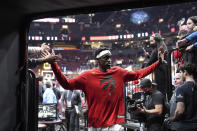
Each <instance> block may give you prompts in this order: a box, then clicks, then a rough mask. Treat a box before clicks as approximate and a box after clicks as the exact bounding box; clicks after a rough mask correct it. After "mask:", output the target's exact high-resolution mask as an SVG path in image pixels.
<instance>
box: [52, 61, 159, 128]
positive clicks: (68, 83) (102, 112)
mask: <svg viewBox="0 0 197 131" xmlns="http://www.w3.org/2000/svg"><path fill="white" fill-rule="evenodd" d="M158 65H159V63H158V62H155V63H154V64H152V65H151V66H149V67H147V68H144V69H141V70H138V71H128V70H125V69H123V68H121V67H112V68H110V69H109V70H108V71H107V72H101V71H100V70H99V69H97V68H94V69H92V70H88V71H85V72H83V73H81V74H80V75H78V76H77V77H75V78H72V79H68V78H66V77H65V76H64V74H63V73H62V72H61V70H60V68H59V66H58V65H57V64H52V69H53V71H54V73H55V76H56V77H57V80H58V81H59V83H60V84H61V85H62V87H64V88H65V89H69V90H74V89H79V90H82V91H84V93H85V95H86V99H87V103H88V120H89V123H88V126H92V127H94V128H97V127H107V126H112V125H114V124H120V123H124V122H125V118H124V113H125V109H124V93H123V85H124V83H125V82H128V81H133V80H137V79H140V78H142V77H144V76H146V75H148V74H150V73H152V72H153V71H154V69H155V68H156V67H158Z"/></svg>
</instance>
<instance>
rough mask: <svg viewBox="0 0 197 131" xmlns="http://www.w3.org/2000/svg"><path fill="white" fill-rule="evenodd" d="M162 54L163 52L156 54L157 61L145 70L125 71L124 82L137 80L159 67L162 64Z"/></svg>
mask: <svg viewBox="0 0 197 131" xmlns="http://www.w3.org/2000/svg"><path fill="white" fill-rule="evenodd" d="M164 53H165V52H161V51H159V53H158V57H159V60H158V61H156V62H155V63H153V64H152V65H150V66H148V67H146V68H143V69H140V70H137V71H126V72H125V73H126V74H125V75H124V78H125V79H124V81H125V82H128V81H131V80H137V79H140V78H143V77H145V76H147V75H149V74H150V73H152V72H153V71H154V70H155V69H156V68H157V67H159V65H160V64H162V63H164Z"/></svg>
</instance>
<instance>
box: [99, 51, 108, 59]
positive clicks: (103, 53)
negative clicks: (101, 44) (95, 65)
mask: <svg viewBox="0 0 197 131" xmlns="http://www.w3.org/2000/svg"><path fill="white" fill-rule="evenodd" d="M106 54H110V55H111V52H110V51H109V50H104V51H101V52H100V53H99V54H98V55H97V56H96V58H97V59H98V58H101V57H102V56H104V55H106Z"/></svg>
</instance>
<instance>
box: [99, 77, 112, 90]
mask: <svg viewBox="0 0 197 131" xmlns="http://www.w3.org/2000/svg"><path fill="white" fill-rule="evenodd" d="M103 83H104V85H103V87H102V88H103V89H104V90H106V89H107V88H109V87H110V91H112V90H113V89H114V88H115V86H116V82H115V80H114V78H113V77H112V76H110V75H106V76H105V78H104V79H103V80H101V81H100V85H102V84H103Z"/></svg>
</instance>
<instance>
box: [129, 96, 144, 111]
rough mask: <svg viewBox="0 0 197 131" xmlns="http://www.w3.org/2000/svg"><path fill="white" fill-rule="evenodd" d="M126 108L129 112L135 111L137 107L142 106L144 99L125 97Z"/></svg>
mask: <svg viewBox="0 0 197 131" xmlns="http://www.w3.org/2000/svg"><path fill="white" fill-rule="evenodd" d="M126 99H127V110H128V112H129V113H132V112H133V111H136V110H137V109H138V108H143V105H144V100H142V99H137V100H136V99H131V98H130V97H127V98H126Z"/></svg>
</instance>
